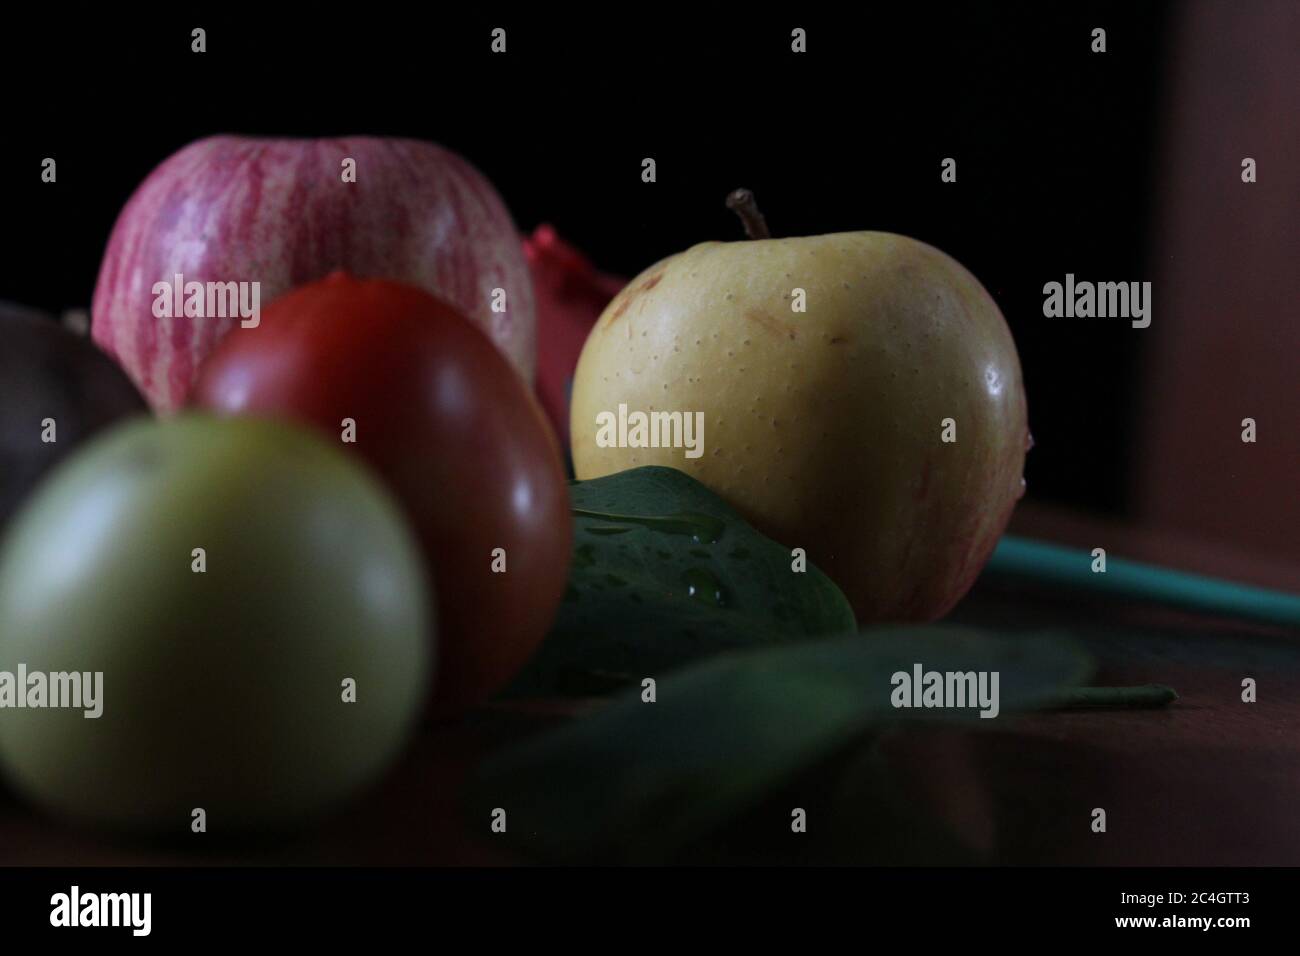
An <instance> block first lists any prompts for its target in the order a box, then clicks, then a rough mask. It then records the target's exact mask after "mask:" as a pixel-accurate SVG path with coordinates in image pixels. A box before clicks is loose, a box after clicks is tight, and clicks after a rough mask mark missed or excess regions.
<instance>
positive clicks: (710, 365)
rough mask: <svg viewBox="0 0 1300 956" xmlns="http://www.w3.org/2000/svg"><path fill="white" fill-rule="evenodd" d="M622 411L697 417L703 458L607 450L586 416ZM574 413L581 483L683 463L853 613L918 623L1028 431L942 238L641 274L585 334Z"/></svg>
mask: <svg viewBox="0 0 1300 956" xmlns="http://www.w3.org/2000/svg"><path fill="white" fill-rule="evenodd" d="M621 405H622V406H626V408H625V410H624V411H625V413H626V415H627V416H630V415H631V414H633V413H636V412H640V413H642V414H646V413H649V412H652V411H657V412H674V411H676V412H682V413H684V414H685V415H694V413H703V419H704V426H705V428H704V434H703V446H702V448H701V449H700V451H701V452H702V453H701V454H700V455H699V457H690V458H688V457H686V455H685V454H684V449H683V448H682V447H681V446H680V444H679V445H678V447H644V446H642V447H626V446H632V445H634V444H636V443H638V442H639V441H640V439H639V438H638V436H637V434H636V433H634V432H633V431H631V428H630V427H629V428H628V429H627V430H626V435H625V437H626V441H624V442H623V444H624V446H625V447H619V445H618V442H619V439H620V437H621V436H620V435H618V434H611V433H610V431H609V430H608V429H607V430H606V431H605V432H604V433H602V430H601V428H600V427H599V421H598V416H602V415H610V416H615V417H619V416H620V406H621ZM606 420H607V419H606ZM620 420H621V419H620ZM629 420H630V419H629ZM571 421H572V432H573V460H574V469H575V472H576V474H577V476H578V478H579V479H587V478H598V477H600V476H602V475H608V474H611V473H613V472H616V471H621V470H623V469H625V468H631V467H634V466H637V465H668V466H670V467H673V468H680V469H681V470H683V471H685V472H686V473H687V474H690V475H692V476H693V477H695V478H697V479H698V480H700V481H701V482H703V483H704V484H705V485H707V486H708V487H710V488H712V489H713V490H714V491H716V492H717V493H719V494H720V495H722V497H724V498H725V499H727V500H728V501H729V502H730V503H731V504H732V505H734V506H735V507H736V508H737V509H738V510H739V511H740V512H741V513H742V514H743V515H744V516H745V517H746V518H747V519H748V520H749V521H750V522H752V523H753V524H754V525H755V527H757V528H758V529H759V530H760V531H762V532H764V533H765V534H767V535H768V536H769V537H772V538H775V539H776V540H777V541H780V542H782V543H783V544H785V545H786V546H787V547H790V548H803V549H805V551H806V553H807V558H808V560H809V561H811V562H813V563H815V564H816V565H817V566H818V567H820V568H821V569H822V570H823V571H825V572H826V573H827V574H828V575H829V576H830V577H831V578H832V579H833V580H834V581H835V582H836V583H837V584H838V585H839V586H840V587H841V588H842V589H843V591H844V593H845V594H846V595H847V596H848V598H849V601H850V603H851V604H852V605H853V609H854V612H855V613H856V614H857V616H858V620H859V622H860V623H863V624H866V623H871V622H877V621H928V620H933V619H935V618H938V617H940V616H942V615H943V614H945V613H946V612H947V611H948V610H949V609H950V608H951V607H952V606H953V604H955V603H956V602H957V601H958V600H959V599H960V598H961V596H962V595H963V594H965V593H966V591H967V590H968V589H969V588H970V585H971V584H972V583H973V581H974V580H975V576H976V575H977V574H978V573H979V571H980V568H981V567H983V565H984V562H985V561H986V560H987V558H988V556H989V554H990V553H991V551H992V550H993V546H994V545H995V544H996V543H997V540H998V537H999V536H1000V535H1001V533H1002V530H1003V528H1005V527H1006V523H1007V520H1008V518H1009V517H1010V515H1011V510H1012V508H1014V507H1015V503H1016V501H1017V500H1018V499H1019V498H1020V496H1021V494H1022V492H1023V487H1024V482H1023V480H1022V478H1021V474H1022V469H1023V466H1024V460H1025V451H1026V448H1027V445H1028V440H1029V432H1028V427H1027V423H1026V410H1025V393H1024V387H1023V385H1022V383H1021V374H1020V362H1019V359H1018V357H1017V355H1016V347H1015V343H1014V342H1013V341H1012V339H1011V333H1010V331H1009V330H1008V329H1007V325H1006V322H1005V321H1004V320H1003V318H1002V314H1001V312H999V311H998V307H997V304H996V303H995V302H994V301H993V299H992V298H991V297H990V296H989V294H988V293H987V292H986V291H985V290H984V287H983V286H981V285H980V283H979V282H978V281H977V280H976V279H975V277H974V276H972V275H971V274H970V273H969V272H967V271H966V269H964V268H963V267H962V266H961V265H960V264H959V263H958V262H956V261H955V260H953V259H952V258H950V257H949V256H947V255H945V254H944V253H942V252H940V251H939V250H938V249H935V248H933V247H931V246H928V245H925V244H924V243H921V242H917V241H916V240H915V239H909V238H907V237H905V236H897V235H892V234H888V233H881V232H854V233H841V234H837V235H825V236H813V237H808V238H801V239H759V240H754V241H747V242H728V243H720V242H706V243H701V244H700V245H697V246H694V247H692V248H691V249H688V250H686V251H685V252H683V253H680V254H679V255H675V256H671V257H669V258H668V259H665V260H663V261H662V262H659V263H656V264H655V265H654V266H651V267H650V268H649V269H647V270H646V271H645V272H643V273H642V274H641V275H640V276H638V277H637V278H636V279H634V280H633V281H632V282H631V283H630V284H629V285H628V287H627V288H626V289H625V290H624V291H623V292H621V293H620V294H619V295H618V297H617V298H615V299H614V301H613V302H611V303H610V304H609V307H608V308H607V309H606V310H605V312H604V314H603V315H602V316H601V318H600V321H599V322H598V323H597V325H596V328H595V329H594V330H593V331H592V333H591V336H590V337H589V338H588V339H587V343H586V346H585V347H584V349H583V353H582V358H581V360H580V361H579V363H578V370H577V374H576V376H575V380H574V388H573V407H572V420H571ZM643 432H645V430H644V429H643ZM645 434H646V437H647V438H649V437H650V436H649V434H648V432H645ZM611 439H612V447H610V445H611V441H610V440H611ZM662 444H667V442H661V445H662Z"/></svg>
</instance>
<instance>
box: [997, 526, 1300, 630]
mask: <svg viewBox="0 0 1300 956" xmlns="http://www.w3.org/2000/svg"><path fill="white" fill-rule="evenodd" d="M1092 563H1093V557H1092V555H1091V554H1090V553H1089V552H1087V551H1078V550H1075V549H1073V548H1063V547H1061V546H1060V545H1056V544H1047V543H1046V542H1043V541H1031V540H1029V539H1028V538H1020V537H1016V536H1015V535H1004V536H1003V538H1002V540H1001V541H999V542H998V546H997V547H996V548H995V549H994V550H993V556H992V557H991V558H990V559H989V563H988V566H987V568H986V569H985V570H986V571H987V572H988V573H990V574H1004V575H1015V576H1017V577H1026V578H1032V579H1034V580H1036V581H1046V582H1051V583H1053V584H1063V585H1065V586H1067V587H1070V588H1074V589H1076V590H1080V591H1090V592H1093V593H1097V594H1109V595H1113V596H1115V597H1123V598H1139V599H1142V600H1148V601H1159V602H1163V603H1166V604H1173V605H1177V606H1178V607H1184V608H1192V609H1194V610H1198V611H1212V612H1214V613H1217V614H1223V615H1228V616H1232V617H1244V618H1250V619H1252V620H1257V621H1268V622H1270V623H1274V624H1290V625H1293V626H1295V625H1300V595H1295V594H1287V593H1285V592H1283V591H1272V590H1268V589H1266V588H1257V587H1251V586H1250V585H1247V584H1236V583H1234V582H1232V581H1221V580H1219V579H1217V578H1210V577H1205V576H1203V575H1199V574H1189V573H1187V572H1186V571H1174V570H1171V569H1169V568H1161V567H1157V566H1155V565H1152V564H1143V563H1142V562H1140V561H1128V560H1125V559H1124V558H1112V557H1111V556H1110V555H1109V554H1107V555H1106V570H1105V572H1104V573H1100V572H1098V573H1094V572H1093V570H1092Z"/></svg>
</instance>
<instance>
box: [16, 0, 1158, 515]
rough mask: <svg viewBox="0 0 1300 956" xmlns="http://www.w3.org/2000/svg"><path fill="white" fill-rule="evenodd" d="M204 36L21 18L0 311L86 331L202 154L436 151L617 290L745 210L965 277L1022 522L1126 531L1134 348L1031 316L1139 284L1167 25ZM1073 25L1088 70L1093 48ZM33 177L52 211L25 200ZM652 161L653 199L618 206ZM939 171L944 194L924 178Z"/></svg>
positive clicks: (224, 26) (877, 15)
mask: <svg viewBox="0 0 1300 956" xmlns="http://www.w3.org/2000/svg"><path fill="white" fill-rule="evenodd" d="M220 9H221V10H222V11H223V12H222V13H221V14H210V13H208V12H198V11H196V12H193V13H183V14H178V13H174V12H173V13H169V14H165V15H162V16H147V17H146V16H139V17H135V18H132V19H129V20H128V19H124V18H113V19H107V18H105V19H103V20H101V21H98V22H96V21H90V22H87V21H85V20H81V19H78V20H77V21H76V22H70V21H67V20H66V19H61V18H63V15H62V14H59V15H54V14H48V15H46V14H38V16H37V20H35V21H34V22H32V23H31V24H30V25H26V26H22V27H13V28H11V29H9V30H8V31H7V35H6V36H5V37H4V38H3V39H2V40H0V50H2V51H3V54H4V56H3V67H0V69H3V71H4V72H3V77H4V83H5V88H6V91H7V104H6V105H7V107H10V108H11V118H10V121H9V134H10V135H9V137H8V139H9V146H8V147H7V148H6V149H5V150H3V158H2V159H0V162H3V164H4V168H3V174H4V182H5V183H6V190H5V202H4V210H5V222H6V230H5V232H6V233H7V235H6V240H5V241H6V245H7V247H8V251H7V255H6V256H5V259H4V265H3V268H2V269H0V298H4V299H10V300H13V301H18V302H23V303H27V304H31V305H39V306H44V307H47V308H51V309H56V310H57V309H63V308H69V307H88V304H89V301H90V297H91V292H92V289H93V287H94V282H95V276H96V272H97V268H98V262H99V257H100V255H101V253H102V251H103V247H104V244H105V242H106V239H107V236H108V233H109V231H110V229H111V227H112V224H113V221H114V218H115V216H116V214H117V212H118V210H119V209H120V208H121V206H122V204H123V203H124V202H125V200H126V199H127V197H128V196H129V195H130V193H131V191H132V190H133V189H134V188H135V186H136V185H137V184H138V183H139V182H140V181H141V180H142V179H143V178H144V176H145V175H146V174H147V173H148V172H149V171H150V169H152V168H153V167H154V166H155V165H156V164H157V163H158V162H160V161H161V160H162V159H163V158H164V157H166V156H167V155H169V154H170V153H172V152H173V151H175V150H176V149H178V148H179V147H181V146H182V145H184V144H185V143H187V142H189V141H191V140H193V139H196V138H199V137H202V136H206V135H209V134H213V133H218V132H243V133H250V134H264V135H299V136H310V135H344V134H356V133H368V134H379V135H383V134H392V135H404V136H413V137H419V138H425V139H430V140H433V141H436V142H439V143H442V144H444V145H446V146H449V147H451V148H453V149H455V150H456V151H458V152H460V153H462V154H463V155H465V156H466V157H468V158H469V159H470V160H471V161H472V162H473V163H474V164H475V165H477V166H478V167H479V168H480V169H482V170H483V171H484V172H485V173H486V174H487V175H488V176H489V178H490V179H491V180H492V181H493V182H494V183H495V184H496V186H497V187H498V189H499V190H500V192H501V193H502V195H503V196H504V198H505V200H506V202H507V204H508V206H509V207H510V209H511V211H512V213H513V214H514V216H515V219H516V221H517V223H518V224H519V226H520V228H521V229H522V230H524V231H531V229H532V228H533V227H534V226H536V225H537V224H538V223H540V222H550V223H553V224H554V225H555V226H556V228H557V229H558V230H559V232H560V234H561V235H562V236H564V237H566V238H567V239H569V240H570V241H571V242H573V243H574V244H576V245H577V246H579V247H580V248H582V249H583V250H585V251H586V252H587V253H588V255H589V256H590V257H591V258H592V259H593V260H594V261H595V262H596V264H597V265H598V266H599V267H600V268H602V269H604V270H607V271H610V272H616V273H621V274H626V275H632V274H635V273H637V272H639V271H640V270H641V269H642V268H644V267H645V266H646V265H648V264H649V263H651V262H653V261H655V260H657V259H659V258H661V257H663V256H665V255H668V254H670V253H673V252H676V251H679V250H681V249H683V248H685V247H687V246H689V245H691V244H693V243H695V242H697V241H701V240H704V239H727V238H739V237H740V230H739V226H738V223H737V222H736V221H735V220H734V218H733V217H732V215H731V214H730V213H729V212H728V211H726V210H725V209H724V208H723V205H722V200H723V197H724V196H725V194H726V193H727V192H728V191H729V190H730V189H732V188H734V187H735V186H738V185H745V186H748V187H749V188H751V189H753V190H754V191H755V193H756V194H757V196H758V198H759V201H760V203H761V205H762V207H763V209H764V211H765V213H766V215H767V218H768V222H769V224H770V225H771V226H772V228H773V231H774V232H775V233H776V234H779V235H803V234H815V233H822V232H833V231H844V230H857V229H878V230H887V231H895V232H900V233H905V234H908V235H912V236H915V237H917V238H919V239H922V240H925V241H927V242H930V243H932V244H934V245H937V246H939V247H940V248H942V249H944V250H945V251H947V252H948V253H950V254H951V255H953V256H954V257H956V258H957V259H958V260H959V261H961V262H962V263H963V264H965V265H966V266H967V267H968V268H970V270H971V271H972V272H973V273H974V274H975V275H976V276H978V277H979V278H980V279H981V281H982V282H983V283H984V284H985V285H986V286H987V287H988V289H989V291H990V292H991V293H992V295H993V297H994V298H995V299H996V300H997V302H998V304H999V305H1000V306H1001V308H1002V311H1003V312H1004V314H1005V315H1006V318H1007V321H1008V322H1009V324H1010V326H1011V329H1012V332H1013V334H1014V336H1015V339H1016V343H1017V346H1018V348H1019V350H1020V354H1021V361H1022V365H1023V367H1024V371H1025V381H1026V387H1027V390H1028V395H1029V408H1030V424H1031V427H1032V429H1033V431H1034V434H1035V437H1036V439H1037V447H1036V448H1035V450H1034V452H1033V453H1032V455H1030V457H1029V462H1028V465H1027V478H1028V481H1029V487H1030V489H1031V495H1032V496H1034V497H1035V498H1038V499H1043V500H1047V501H1052V502H1060V503H1064V504H1068V505H1073V506H1076V507H1079V508H1082V509H1085V510H1091V511H1096V512H1104V513H1110V514H1113V515H1116V516H1124V515H1125V514H1126V513H1127V511H1128V509H1129V506H1130V504H1131V502H1130V500H1129V495H1128V489H1129V484H1130V483H1129V481H1128V479H1127V474H1128V472H1129V470H1130V467H1131V464H1132V462H1131V458H1132V455H1133V448H1132V445H1133V434H1132V433H1133V416H1132V414H1131V411H1132V409H1133V407H1134V403H1135V402H1136V401H1137V385H1138V381H1139V379H1140V375H1141V367H1142V360H1143V352H1142V350H1143V347H1144V343H1143V336H1142V334H1141V333H1140V332H1139V331H1138V330H1134V329H1131V328H1130V327H1129V324H1128V323H1127V322H1125V321H1122V320H1120V321H1115V320H1111V321H1091V322H1088V321H1079V322H1071V321H1064V320H1057V321H1052V320H1047V319H1044V317H1043V315H1042V301H1043V294H1042V287H1043V284H1044V283H1045V282H1048V281H1052V280H1058V281H1059V280H1062V279H1063V278H1064V275H1065V274H1066V273H1067V272H1073V273H1075V274H1076V276H1078V277H1079V278H1080V279H1093V280H1109V281H1134V280H1144V279H1150V278H1151V275H1150V271H1149V267H1150V262H1149V261H1148V259H1149V252H1148V250H1149V246H1150V232H1151V225H1150V223H1151V216H1152V209H1153V203H1154V202H1155V201H1156V197H1157V196H1158V193H1159V190H1160V188H1161V179H1160V176H1159V172H1160V171H1159V150H1158V138H1159V136H1160V132H1161V128H1162V116H1163V110H1164V99H1163V97H1164V96H1165V91H1164V90H1163V85H1162V78H1163V76H1164V66H1165V57H1166V47H1167V42H1168V38H1169V24H1170V20H1171V13H1172V8H1171V7H1170V6H1169V5H1166V4H1161V3H1146V2H1144V3H1122V4H1114V5H1101V6H1098V5H1091V6H1086V7H1079V8H1072V9H1066V8H1064V7H1063V5H1061V4H1047V3H1034V4H1002V3H999V4H996V5H987V6H978V7H977V6H976V5H974V4H966V3H962V4H954V5H938V6H936V5H934V4H924V5H898V4H889V5H885V4H881V5H872V6H870V7H869V8H864V9H863V10H862V11H860V12H857V13H850V12H848V11H839V12H836V13H834V14H833V15H832V14H831V13H829V12H816V11H812V10H810V9H808V8H805V7H802V6H800V7H796V8H793V9H790V10H788V11H785V12H783V13H780V14H771V13H769V14H760V13H745V14H743V15H742V14H737V15H735V16H731V17H718V16H711V15H707V14H704V13H703V12H702V11H701V9H700V8H699V7H696V8H693V9H692V8H686V10H684V11H680V12H662V13H661V12H660V10H661V8H660V7H658V6H649V7H645V6H639V5H628V6H624V5H619V6H617V7H615V6H608V7H603V8H601V7H586V6H583V7H580V8H572V9H567V10H566V9H560V8H548V15H547V16H545V17H541V16H538V15H535V14H534V15H531V16H524V15H520V14H515V13H506V12H505V11H501V12H500V13H498V12H496V11H489V12H488V14H487V15H485V16H483V17H478V18H472V17H456V16H446V15H444V14H442V13H440V12H433V13H424V14H419V15H417V14H416V13H415V12H414V9H413V7H400V8H395V9H396V10H401V11H403V12H401V13H397V12H394V11H391V10H390V11H388V12H387V13H381V12H379V11H378V10H373V11H372V10H371V9H370V8H367V6H366V5H360V6H358V7H355V8H351V7H347V8H344V7H340V8H337V9H335V8H333V7H326V6H323V5H317V6H314V7H309V8H304V9H303V11H301V13H300V14H299V15H298V16H297V17H296V18H295V19H294V20H293V21H289V20H287V19H286V20H276V19H274V18H273V17H272V14H271V13H270V11H269V8H268V7H266V6H263V7H262V8H260V9H257V10H255V11H243V12H233V11H231V10H230V9H229V8H227V7H224V6H223V7H222V8H220ZM578 10H581V11H582V12H577V11H578ZM194 26H203V27H204V28H205V29H206V30H207V42H208V52H207V53H205V54H203V55H196V54H193V53H191V52H190V34H189V31H190V29H191V28H192V27H194ZM494 26H504V27H505V28H506V29H507V32H508V52H507V54H506V55H505V56H498V55H493V54H492V53H491V52H490V51H489V33H490V30H491V28H492V27H494ZM793 26H802V27H804V28H805V29H806V30H807V31H808V37H809V39H808V44H809V52H808V53H807V54H806V55H802V56H798V55H794V54H792V53H791V52H790V30H791V28H792V27H793ZM1095 26H1103V27H1105V28H1106V30H1107V52H1106V53H1105V54H1103V55H1098V54H1093V53H1092V52H1091V51H1090V44H1091V30H1092V28H1093V27H1095ZM45 156H54V157H55V158H56V159H57V160H58V183H57V185H56V186H49V185H46V184H43V183H41V182H40V179H39V171H40V161H41V159H42V158H43V157H45ZM647 156H652V157H654V158H655V160H656V162H657V166H658V170H657V171H658V182H657V183H655V184H653V185H648V184H644V183H642V182H641V179H640V170H641V166H640V163H641V160H642V158H644V157H647ZM949 156H951V157H954V158H956V159H957V173H958V176H957V182H956V183H955V184H945V183H942V182H941V181H940V175H939V174H940V162H941V160H942V159H943V158H944V157H949ZM1158 301H1159V300H1157V309H1158V308H1159V304H1158ZM1156 321H1161V319H1160V317H1159V316H1157V319H1156Z"/></svg>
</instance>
